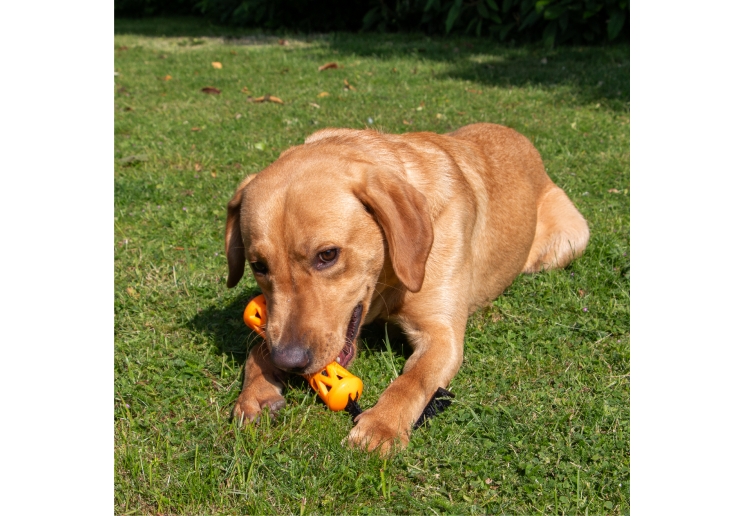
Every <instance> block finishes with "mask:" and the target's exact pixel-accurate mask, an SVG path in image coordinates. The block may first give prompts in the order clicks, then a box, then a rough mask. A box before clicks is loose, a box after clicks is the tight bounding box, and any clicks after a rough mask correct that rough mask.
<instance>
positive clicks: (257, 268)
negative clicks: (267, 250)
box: [251, 262, 269, 274]
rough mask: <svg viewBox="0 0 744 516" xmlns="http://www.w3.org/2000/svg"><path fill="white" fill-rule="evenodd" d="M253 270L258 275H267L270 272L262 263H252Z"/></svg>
mask: <svg viewBox="0 0 744 516" xmlns="http://www.w3.org/2000/svg"><path fill="white" fill-rule="evenodd" d="M251 269H253V272H255V273H256V274H266V273H267V272H269V268H268V267H267V266H266V264H265V263H261V262H251Z"/></svg>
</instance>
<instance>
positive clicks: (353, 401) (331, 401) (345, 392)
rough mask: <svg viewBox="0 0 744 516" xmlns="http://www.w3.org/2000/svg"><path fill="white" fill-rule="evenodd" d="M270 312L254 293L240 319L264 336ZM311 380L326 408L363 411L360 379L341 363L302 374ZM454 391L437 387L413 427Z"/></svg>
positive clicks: (446, 401)
mask: <svg viewBox="0 0 744 516" xmlns="http://www.w3.org/2000/svg"><path fill="white" fill-rule="evenodd" d="M268 315H269V312H268V310H267V309H266V298H265V297H264V295H263V294H261V295H259V296H256V297H254V298H253V299H252V300H251V301H250V303H248V306H246V307H245V311H244V312H243V321H245V324H247V325H248V327H249V328H250V329H252V330H253V331H255V332H256V333H258V334H259V335H260V336H261V337H263V338H266V331H265V329H266V321H267V319H268ZM303 376H304V377H305V379H306V380H307V381H308V382H310V387H312V388H313V390H315V392H317V393H318V396H320V399H322V400H323V402H325V404H326V405H327V406H328V408H329V409H331V410H333V411H334V412H338V411H340V410H346V411H347V412H348V413H349V414H350V415H351V418H352V419H356V417H357V416H359V414H361V413H362V409H361V408H360V407H359V404H358V403H357V402H358V401H359V398H360V397H361V396H362V388H363V387H364V386H363V384H362V381H361V380H360V379H359V378H358V377H356V376H354V375H353V374H351V373H350V372H349V371H347V370H346V369H344V368H343V367H341V364H339V363H338V362H336V361H333V362H331V363H330V364H328V365H327V366H325V367H324V368H323V369H322V370H320V371H319V372H317V373H315V374H313V375H303ZM454 397H455V395H454V394H452V393H451V392H450V391H448V390H447V389H443V388H442V387H440V388H438V389H437V390H436V392H435V393H434V395H433V396H432V397H431V399H430V400H429V403H427V404H426V407H425V408H424V411H423V413H422V414H421V416H419V418H418V419H417V420H416V422H415V423H413V428H414V429H416V428H418V427H420V426H421V425H423V424H424V423H425V422H426V421H427V420H428V419H430V418H432V417H434V416H435V415H437V414H438V413H440V412H441V411H443V410H444V409H446V408H447V407H448V406H449V405H450V403H452V398H454Z"/></svg>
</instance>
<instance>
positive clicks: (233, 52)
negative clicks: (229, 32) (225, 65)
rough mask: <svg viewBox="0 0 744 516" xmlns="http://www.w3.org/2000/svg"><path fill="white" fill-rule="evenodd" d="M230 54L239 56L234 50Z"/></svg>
mask: <svg viewBox="0 0 744 516" xmlns="http://www.w3.org/2000/svg"><path fill="white" fill-rule="evenodd" d="M230 54H231V55H234V56H236V55H238V53H237V52H236V51H234V50H231V51H230Z"/></svg>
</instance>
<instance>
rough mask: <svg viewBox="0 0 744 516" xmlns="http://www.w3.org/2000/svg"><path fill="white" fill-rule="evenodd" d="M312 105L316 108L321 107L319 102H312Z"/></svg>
mask: <svg viewBox="0 0 744 516" xmlns="http://www.w3.org/2000/svg"><path fill="white" fill-rule="evenodd" d="M310 105H311V106H313V107H314V108H316V109H320V106H319V105H318V104H316V103H315V102H311V103H310Z"/></svg>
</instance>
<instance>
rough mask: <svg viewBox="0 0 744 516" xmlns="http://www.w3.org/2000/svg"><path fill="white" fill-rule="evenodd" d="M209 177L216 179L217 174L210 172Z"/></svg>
mask: <svg viewBox="0 0 744 516" xmlns="http://www.w3.org/2000/svg"><path fill="white" fill-rule="evenodd" d="M209 175H210V176H212V177H217V172H210V173H209Z"/></svg>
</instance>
